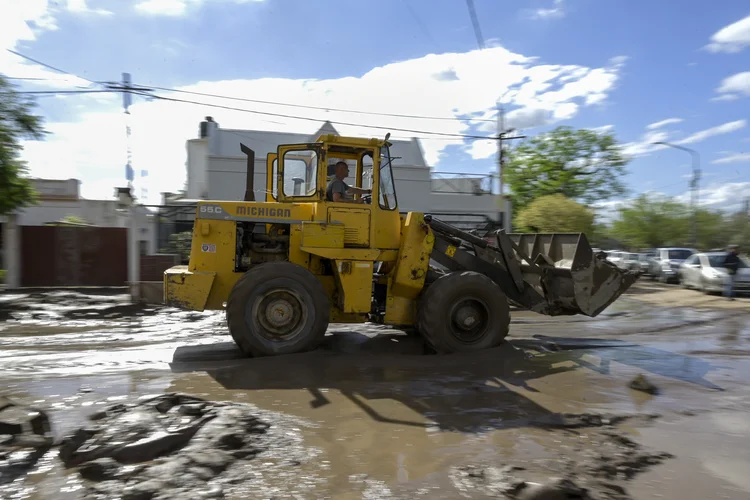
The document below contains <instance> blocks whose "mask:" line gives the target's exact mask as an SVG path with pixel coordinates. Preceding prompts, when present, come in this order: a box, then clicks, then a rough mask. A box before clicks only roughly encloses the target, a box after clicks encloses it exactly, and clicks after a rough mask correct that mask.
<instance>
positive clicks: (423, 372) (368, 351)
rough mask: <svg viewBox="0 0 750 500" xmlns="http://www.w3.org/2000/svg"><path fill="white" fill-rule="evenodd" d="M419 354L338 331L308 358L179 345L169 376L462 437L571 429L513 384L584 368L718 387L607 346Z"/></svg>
mask: <svg viewBox="0 0 750 500" xmlns="http://www.w3.org/2000/svg"><path fill="white" fill-rule="evenodd" d="M424 353H425V348H424V345H423V343H422V341H421V339H420V338H418V337H410V336H406V335H403V334H394V333H387V334H380V335H375V336H368V335H363V334H361V333H356V332H352V331H344V332H339V333H336V334H333V335H328V336H326V340H325V342H324V344H323V345H322V346H321V348H320V349H318V350H316V351H314V352H309V353H302V354H294V355H288V356H278V357H269V358H245V357H244V356H243V354H242V353H241V352H240V351H239V349H237V348H236V346H235V345H234V344H233V343H229V342H227V343H222V344H214V345H211V346H191V347H180V348H178V349H177V350H176V351H175V353H174V357H173V361H172V363H171V368H172V371H174V372H192V371H205V372H207V373H208V374H209V375H210V376H211V377H212V378H213V379H214V380H216V381H217V382H218V383H219V384H221V385H222V386H223V387H225V388H226V389H231V390H235V389H242V390H264V389H297V390H303V389H304V390H307V391H309V392H310V395H311V399H310V406H311V408H319V407H322V406H325V405H328V404H331V402H330V401H329V400H328V399H327V398H326V396H325V394H324V393H323V392H322V391H321V389H324V388H325V389H333V390H336V391H338V392H340V393H341V394H342V395H344V396H345V397H346V398H348V399H349V400H350V401H351V402H353V403H354V404H356V405H357V406H358V407H360V408H361V409H362V411H363V412H365V413H366V414H367V415H369V416H370V417H371V418H372V419H373V420H375V421H378V422H389V423H396V424H400V425H408V426H418V427H437V428H439V429H440V430H451V431H460V432H482V431H485V430H488V429H504V428H515V427H543V428H557V427H575V426H576V425H571V420H570V418H569V416H566V415H562V414H557V413H553V412H550V411H549V410H548V409H546V408H544V407H542V406H540V405H539V404H537V403H536V402H534V401H532V399H530V398H529V397H526V396H524V395H522V394H519V393H518V392H516V391H514V390H512V389H511V388H509V386H513V387H515V388H525V389H526V390H527V391H529V392H532V393H533V392H536V391H535V390H534V389H533V388H532V387H530V386H529V385H528V382H529V381H530V380H534V379H538V378H541V377H546V376H549V375H554V374H559V373H564V372H569V371H572V370H578V369H580V368H581V367H585V368H589V369H592V370H595V371H597V372H599V373H602V374H609V373H610V371H609V370H610V363H611V361H617V362H620V363H624V364H626V365H631V366H635V367H637V368H638V369H639V370H644V371H647V372H651V373H656V374H659V375H662V376H665V377H671V378H674V379H677V380H682V381H686V382H690V383H693V384H696V385H699V386H702V387H707V388H711V389H718V390H720V389H721V388H719V387H718V386H716V385H714V384H712V383H710V382H709V381H707V380H706V379H705V378H704V376H705V375H706V374H707V373H708V372H709V371H711V370H712V369H714V368H715V367H713V366H712V365H711V364H710V363H709V362H707V361H704V360H701V359H699V358H692V357H689V356H683V355H679V354H675V353H671V352H668V351H664V350H660V349H653V348H649V347H644V346H640V345H638V344H633V343H628V342H621V341H613V340H602V339H564V338H555V337H545V336H541V335H540V336H538V337H537V338H533V339H528V340H513V341H510V342H507V343H505V344H504V345H502V346H500V347H498V348H495V349H489V350H486V351H483V352H479V353H471V354H452V355H424ZM587 353H594V354H595V355H596V356H599V357H600V358H601V360H602V363H601V364H600V366H595V365H592V364H590V363H588V362H586V361H585V360H584V359H582V357H583V355H584V354H587ZM567 362H572V363H567ZM560 365H563V366H560ZM379 399H391V400H396V401H398V402H400V403H401V404H403V405H405V406H407V407H409V408H410V409H412V410H413V411H415V412H416V413H418V414H420V415H422V416H424V417H425V419H416V420H413V421H404V420H402V419H393V418H391V417H389V416H387V415H383V414H381V413H379V412H378V411H377V410H376V409H375V408H374V406H376V405H373V404H372V403H373V402H374V401H376V400H379Z"/></svg>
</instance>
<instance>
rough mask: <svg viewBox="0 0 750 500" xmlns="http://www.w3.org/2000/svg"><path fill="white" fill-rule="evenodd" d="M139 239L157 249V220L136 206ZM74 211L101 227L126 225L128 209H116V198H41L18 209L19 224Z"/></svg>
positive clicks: (48, 220)
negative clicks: (33, 204)
mask: <svg viewBox="0 0 750 500" xmlns="http://www.w3.org/2000/svg"><path fill="white" fill-rule="evenodd" d="M138 212H139V215H138V240H139V241H147V242H148V245H147V249H148V252H149V253H156V252H157V248H156V243H157V242H156V220H155V218H154V217H148V213H149V212H148V211H147V210H146V209H145V208H142V207H139V210H138ZM68 215H75V216H76V217H80V218H82V219H85V220H86V222H88V223H90V224H93V225H95V226H101V227H125V228H127V227H129V223H128V215H127V211H118V210H117V201H115V200H77V201H40V202H39V204H38V205H36V206H33V207H26V208H24V209H23V210H19V211H18V215H17V223H18V225H19V226H43V225H45V224H47V223H51V222H58V221H59V220H60V219H62V218H64V217H65V216H68Z"/></svg>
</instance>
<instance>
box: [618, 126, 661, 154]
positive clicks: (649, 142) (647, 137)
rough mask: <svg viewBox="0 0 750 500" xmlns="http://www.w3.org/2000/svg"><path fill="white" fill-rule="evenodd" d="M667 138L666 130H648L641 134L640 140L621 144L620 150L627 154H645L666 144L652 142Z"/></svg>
mask: <svg viewBox="0 0 750 500" xmlns="http://www.w3.org/2000/svg"><path fill="white" fill-rule="evenodd" d="M667 139H669V134H668V133H667V132H662V131H648V132H646V133H645V134H643V135H642V136H641V139H640V140H638V141H636V142H628V143H625V144H623V145H622V152H623V154H625V155H627V156H643V155H647V154H650V153H653V152H654V151H657V150H659V149H663V148H665V147H666V146H662V145H660V144H653V143H654V142H660V141H666V140H667Z"/></svg>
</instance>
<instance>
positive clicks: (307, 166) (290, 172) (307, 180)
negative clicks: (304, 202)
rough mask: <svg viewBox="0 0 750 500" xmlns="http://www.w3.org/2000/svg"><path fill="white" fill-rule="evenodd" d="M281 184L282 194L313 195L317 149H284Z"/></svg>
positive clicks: (315, 183) (315, 182)
mask: <svg viewBox="0 0 750 500" xmlns="http://www.w3.org/2000/svg"><path fill="white" fill-rule="evenodd" d="M282 186H283V190H284V196H313V195H314V194H315V192H316V191H317V189H318V153H317V151H314V150H297V151H286V152H285V153H284V179H283V183H282Z"/></svg>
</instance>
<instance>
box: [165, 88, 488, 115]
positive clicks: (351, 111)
mask: <svg viewBox="0 0 750 500" xmlns="http://www.w3.org/2000/svg"><path fill="white" fill-rule="evenodd" d="M151 88H152V89H154V90H163V91H165V92H177V93H181V94H190V95H198V96H202V97H214V98H217V99H227V100H232V101H242V102H252V103H255V104H270V105H273V106H287V107H292V108H303V109H315V110H318V111H336V112H340V113H354V114H362V115H376V116H390V117H396V118H413V119H420V120H449V121H475V122H493V123H494V121H495V120H492V119H487V118H458V117H455V116H425V115H407V114H399V113H381V112H377V111H362V110H355V109H342V108H328V107H325V106H310V105H306V104H294V103H287V102H279V101H266V100H262V99H248V98H245V97H233V96H225V95H219V94H210V93H206V92H196V91H192V90H181V89H173V88H169V87H154V86H151Z"/></svg>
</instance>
